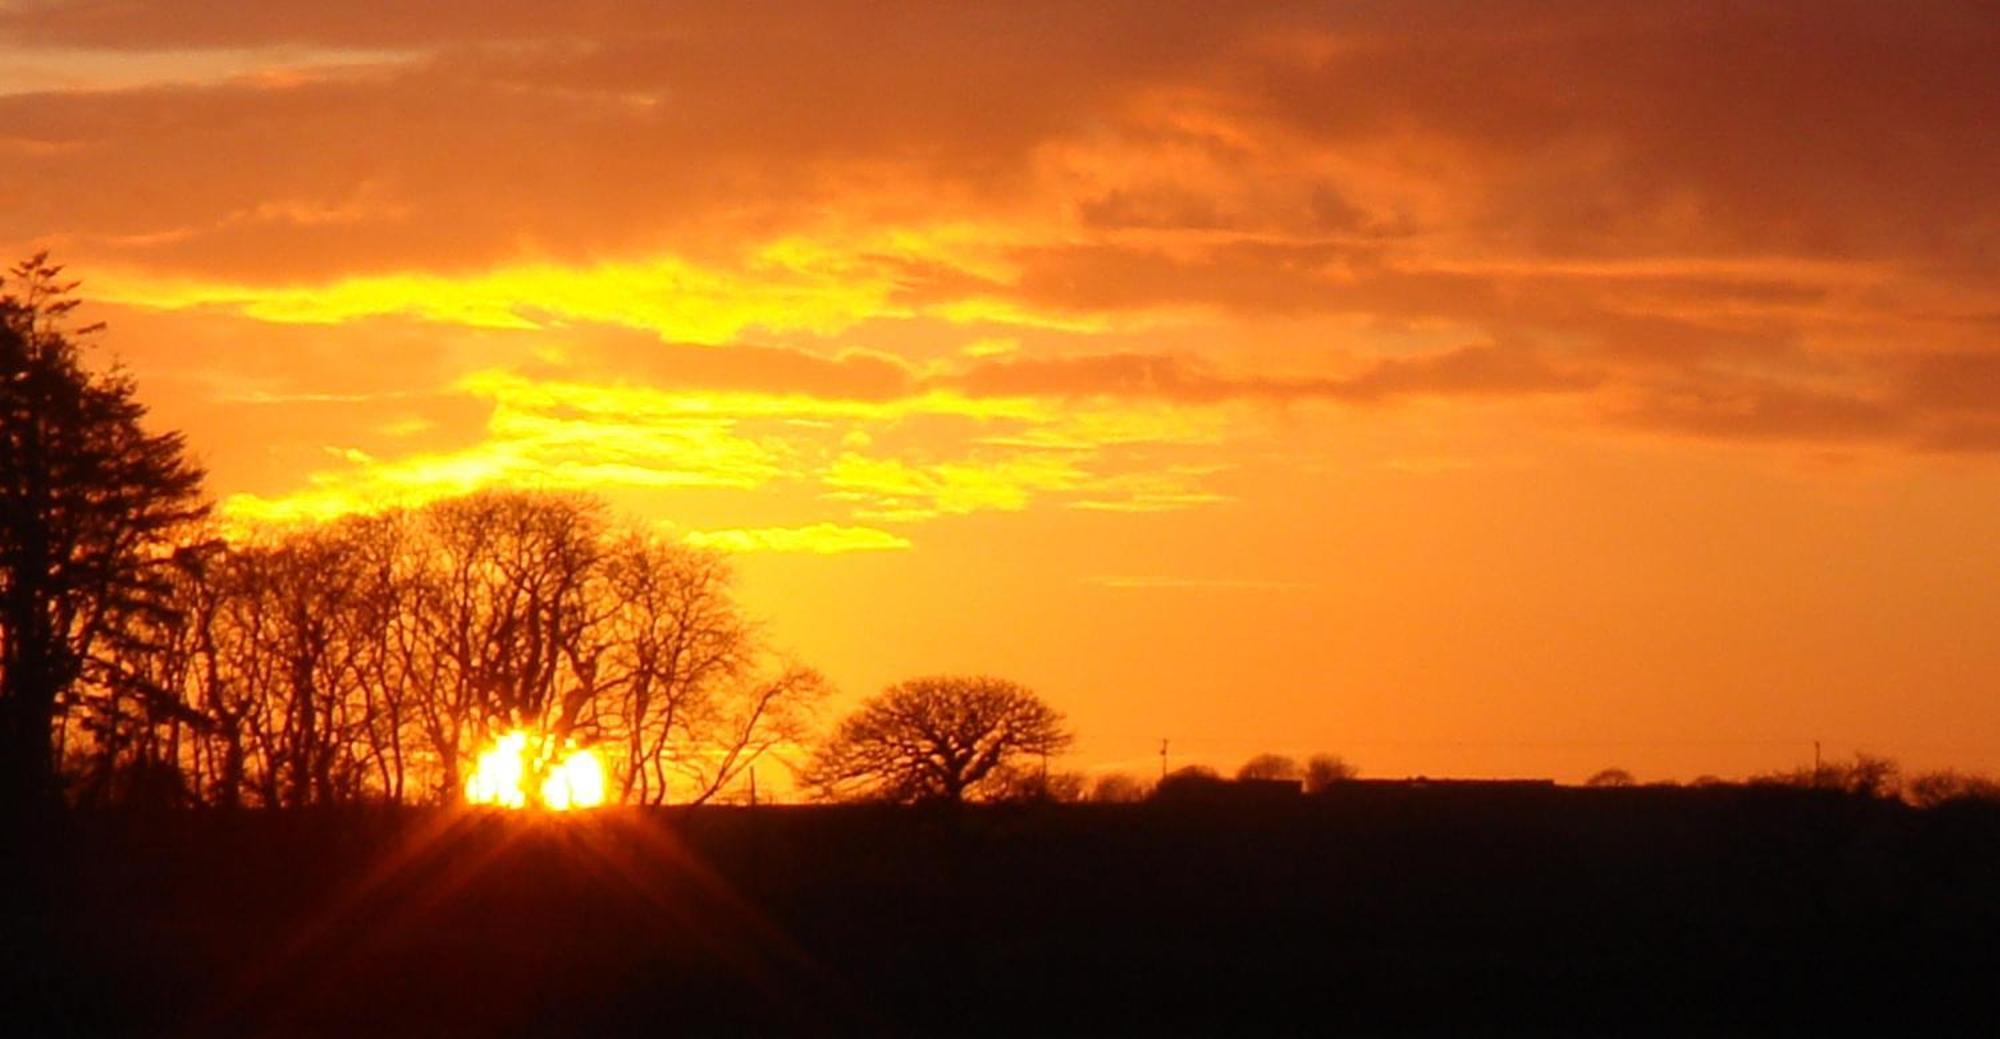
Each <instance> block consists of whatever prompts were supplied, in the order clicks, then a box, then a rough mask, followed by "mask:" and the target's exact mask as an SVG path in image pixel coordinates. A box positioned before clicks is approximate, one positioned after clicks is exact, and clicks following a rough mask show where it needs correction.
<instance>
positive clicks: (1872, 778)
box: [1750, 751, 1901, 797]
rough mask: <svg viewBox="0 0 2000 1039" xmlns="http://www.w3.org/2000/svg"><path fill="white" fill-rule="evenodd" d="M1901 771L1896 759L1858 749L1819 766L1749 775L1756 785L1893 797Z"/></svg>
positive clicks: (1862, 795) (1859, 795)
mask: <svg viewBox="0 0 2000 1039" xmlns="http://www.w3.org/2000/svg"><path fill="white" fill-rule="evenodd" d="M1900 772H1901V770H1900V769H1899V768H1898V767H1897V765H1896V763H1895V762H1894V761H1891V760H1889V759H1888V758H1883V757H1877V756H1875V755H1873V754H1868V753H1866V752H1859V751H1857V752H1856V753H1855V755H1854V760H1853V761H1828V762H1823V763H1821V764H1820V765H1818V766H1817V767H1815V766H1811V765H1807V766H1802V767H1799V768H1795V769H1792V770H1790V771H1787V772H1770V773H1765V774H1763V775H1759V776H1752V777H1750V782H1751V783H1752V784H1755V785H1765V786H1795V787H1803V788H1806V789H1811V790H1834V791H1838V792H1840V793H1843V794H1854V795H1856V796H1858V797H1894V796H1896V794H1897V791H1898V789H1899V776H1900Z"/></svg>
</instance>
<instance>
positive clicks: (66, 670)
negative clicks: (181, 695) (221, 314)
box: [0, 254, 206, 801]
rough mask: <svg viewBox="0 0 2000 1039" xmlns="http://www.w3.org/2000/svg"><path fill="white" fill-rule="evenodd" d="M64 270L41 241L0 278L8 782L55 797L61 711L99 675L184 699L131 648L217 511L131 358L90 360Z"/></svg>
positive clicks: (151, 698)
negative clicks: (104, 365)
mask: <svg viewBox="0 0 2000 1039" xmlns="http://www.w3.org/2000/svg"><path fill="white" fill-rule="evenodd" d="M61 274H62V269H61V268H60V267H58V266H55V265H53V264H51V263H49V262H48V257H47V255H46V254H39V255H36V256H34V257H32V258H30V259H28V260H27V261H25V262H23V263H21V264H19V265H17V266H15V267H14V268H13V269H12V270H11V271H10V272H9V273H8V277H7V279H4V280H0V287H4V288H6V289H8V290H10V291H8V292H7V294H6V295H4V296H0V769H4V770H5V776H4V779H0V782H4V784H5V785H6V786H8V787H11V788H12V790H13V791H14V792H15V793H16V794H17V795H24V796H26V797H28V798H31V799H36V800H43V801H46V800H48V799H51V798H52V797H53V796H54V795H55V793H56V786H55V763H54V757H53V752H52V748H53V746H54V740H55V737H54V725H55V722H56V717H57V714H58V711H59V709H66V708H68V707H69V706H70V705H71V702H72V700H73V699H74V698H75V697H77V696H78V695H79V692H80V691H81V689H82V688H84V687H85V686H86V685H87V686H89V687H92V688H94V689H96V690H102V691H110V692H115V693H116V694H118V695H122V696H131V697H134V698H139V699H143V700H146V701H148V702H149V703H151V704H152V705H154V707H155V708H156V709H157V710H163V711H170V710H172V709H173V707H174V702H173V700H172V698H171V697H170V696H169V695H168V694H167V692H166V691H164V690H161V689H159V688H157V687H154V686H152V685H151V684H150V683H149V682H147V681H146V677H147V676H146V675H145V674H144V673H143V672H142V671H141V670H139V669H135V668H134V667H132V666H131V664H132V660H133V658H134V657H135V656H136V655H141V654H143V653H144V652H146V651H148V650H150V649H151V648H152V647H150V646H149V645H147V644H146V643H145V642H144V639H145V636H146V635H147V634H148V632H149V623H148V622H149V621H151V622H157V621H159V620H161V619H162V617H163V615H164V614H165V613H166V612H167V611H168V610H169V609H170V607H169V605H168V603H167V599H168V595H169V592H170V588H171V581H172V577H171V574H172V571H173V569H174V567H175V565H176V552H175V548H176V546H177V543H178V541H179V539H180V537H181V536H182V535H183V534H184V533H185V532H186V531H187V530H188V528H189V527H190V526H191V525H192V524H194V523H195V522H196V521H197V520H199V519H201V518H202V516H203V515H204V514H205V511H206V506H205V504H204V503H203V501H202V498H201V481H202V471H201V469H200V468H199V467H197V466H196V465H194V464H193V463H192V462H190V461H189V460H188V459H187V458H186V454H185V446H184V444H183V441H182V438H181V436H180V435H179V434H178V433H160V434H155V433H148V432H147V431H146V430H145V428H144V426H143V424H142V420H143V419H144V417H145V413H146V409H145V407H144V406H143V405H141V404H140V403H139V402H138V401H137V399H136V398H135V391H134V386H133V383H132V380H131V379H130V378H128V377H127V376H125V375H124V374H123V373H121V372H118V371H116V370H114V371H111V372H109V373H101V372H92V371H90V370H88V369H87V368H85V367H84V364H83V362H82V359H81V357H80V353H79V349H78V345H77V340H78V339H79V338H80V337H82V336H85V335H87V334H89V333H90V332H93V331H95V328H94V327H86V328H72V327H70V325H69V315H70V313H71V311H72V310H74V308H75V307H76V305H77V301H76V299H75V298H74V297H72V296H71V295H70V293H71V292H72V291H73V290H74V289H75V288H76V283H75V282H63V281H62V280H61ZM151 630H154V631H156V630H157V624H154V625H152V626H151Z"/></svg>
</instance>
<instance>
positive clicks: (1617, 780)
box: [1583, 768, 1638, 787]
mask: <svg viewBox="0 0 2000 1039" xmlns="http://www.w3.org/2000/svg"><path fill="white" fill-rule="evenodd" d="M1636 782H1638V781H1637V780H1635V779H1633V778H1632V773H1630V772H1627V771H1625V770H1624V769H1622V768H1607V769H1600V770H1599V771H1598V772H1596V773H1595V774H1593V775H1592V776H1591V777H1590V778H1589V779H1586V780H1584V781H1583V785H1584V786H1595V787H1624V786H1632V785H1633V784H1634V783H1636Z"/></svg>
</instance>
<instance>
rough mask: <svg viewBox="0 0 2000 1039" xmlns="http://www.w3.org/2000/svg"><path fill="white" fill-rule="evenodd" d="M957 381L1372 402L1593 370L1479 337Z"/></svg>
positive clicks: (1115, 392) (1030, 368) (1041, 365)
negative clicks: (1342, 367)
mask: <svg viewBox="0 0 2000 1039" xmlns="http://www.w3.org/2000/svg"><path fill="white" fill-rule="evenodd" d="M958 381H959V384H960V385H962V386H963V387H964V388H965V389H966V390H967V392H970V393H973V394H983V395H1028V396H1033V395H1056V396H1091V395H1105V396H1116V397H1139V398H1160V399H1166V400H1176V401H1184V402H1189V403H1215V402H1219V401H1226V400H1267V401H1293V400H1326V401H1337V402H1347V403H1373V402H1379V401H1385V400H1390V399H1394V398H1398V397H1408V396H1481V395H1495V396H1510V395H1522V394H1538V393H1574V392H1580V391H1584V390H1589V389H1591V388H1592V387H1594V386H1595V385H1597V383H1598V382H1599V381H1600V377H1599V376H1597V375H1595V374H1592V373H1588V372H1581V371H1574V370H1567V369H1563V368H1559V367H1557V366H1554V365H1551V364H1549V363H1548V362H1546V361H1544V360H1542V359H1541V358H1540V357H1538V356H1537V355H1536V354H1535V353H1534V352H1532V351H1529V350H1524V349H1518V348H1509V347H1501V346H1491V345H1484V346H1465V347H1459V348H1456V349H1451V350H1444V351H1439V352H1436V353H1433V354H1428V355H1423V356H1417V357H1402V358H1389V359H1385V360H1379V361H1375V362H1372V363H1370V364H1368V365H1367V366H1365V367H1363V368H1362V369H1360V370H1359V371H1357V372H1356V373H1355V374H1352V375H1348V376H1333V377H1330V376H1321V377H1293V378H1274V377H1268V376H1239V375H1226V374H1222V373H1218V372H1215V371H1213V370H1211V369H1209V368H1207V367H1206V366H1204V365H1202V364H1201V363H1200V362H1198V361H1195V360H1191V359H1189V358H1185V357H1179V356H1173V355H1149V354H1101V355H1092V356H1083V357H1059V358H1041V359H1019V360H1015V359H1008V360H1001V361H989V362H985V363H981V364H978V365H975V366H973V367H972V368H970V369H969V370H968V371H967V372H966V373H965V374H964V375H963V376H961V377H960V379H959V380H958Z"/></svg>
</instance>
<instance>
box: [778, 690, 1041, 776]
mask: <svg viewBox="0 0 2000 1039" xmlns="http://www.w3.org/2000/svg"><path fill="white" fill-rule="evenodd" d="M1069 744H1070V734H1069V732H1068V730H1066V729H1065V728H1064V727H1063V717H1062V715H1061V714H1060V713H1058V712H1057V711H1056V710H1055V709H1054V708H1051V707H1050V706H1048V705H1047V704H1045V703H1043V702H1042V701H1041V699H1040V698H1039V697H1037V696H1036V695H1035V694H1034V693H1032V692H1030V691H1029V690H1027V689H1025V688H1023V687H1022V686H1019V685H1016V684H1014V683H1013V682H1009V681H1006V680H1004V679H998V678H984V677H934V678H918V679H912V680H910V681H907V682H902V683H900V684H897V685H893V686H890V687H889V688H888V689H886V690H884V691H883V692H882V693H881V694H880V695H878V696H876V697H874V698H873V699H871V700H869V701H867V702H865V703H863V704H862V705H861V707H860V708H859V709H858V710H856V711H855V712H854V713H853V714H852V715H850V716H848V717H847V718H846V719H845V720H844V721H842V722H841V723H840V725H839V727H838V728H837V729H836V730H835V731H834V733H833V735H832V737H831V738H830V739H829V740H828V741H827V742H826V743H825V744H824V745H823V746H821V748H820V749H819V752H818V753H817V754H816V755H815V756H814V757H813V759H812V761H811V762H810V763H809V764H808V765H807V767H806V768H805V769H804V770H803V771H802V774H801V778H802V780H803V781H804V782H805V784H806V785H807V786H809V787H812V788H815V789H817V790H818V792H819V793H820V794H821V795H822V796H826V797H835V798H837V797H848V796H860V797H869V798H879V799H883V800H889V801H898V802H905V803H909V802H917V801H945V802H950V803H954V804H956V803H959V802H962V801H966V800H979V799H985V798H987V797H991V796H998V795H1000V794H1003V793H1004V792H1005V791H1004V787H1005V786H1006V784H1005V782H1004V780H1005V779H1006V778H1007V777H1009V776H1010V775H1013V774H1014V773H1013V771H1012V770H1013V769H1014V768H1015V767H1016V766H1018V765H1020V764H1021V763H1023V762H1024V761H1025V760H1026V759H1027V758H1030V757H1037V756H1039V757H1044V758H1045V757H1047V756H1048V755H1051V754H1057V753H1061V752H1062V751H1063V750H1064V749H1066V748H1067V747H1068V746H1069Z"/></svg>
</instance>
